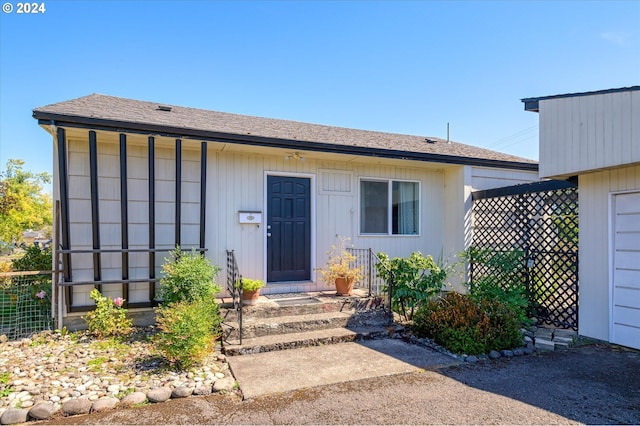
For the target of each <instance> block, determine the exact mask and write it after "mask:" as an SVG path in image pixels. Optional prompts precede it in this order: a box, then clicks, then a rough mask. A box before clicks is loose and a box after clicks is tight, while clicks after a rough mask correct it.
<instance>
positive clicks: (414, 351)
mask: <svg viewBox="0 0 640 426" xmlns="http://www.w3.org/2000/svg"><path fill="white" fill-rule="evenodd" d="M228 362H229V366H230V367H231V371H232V372H233V375H234V376H235V377H236V380H237V381H238V383H239V385H240V389H241V390H242V394H243V396H244V398H245V399H251V398H255V397H258V396H262V395H266V394H271V393H277V392H286V391H292V390H297V389H303V388H310V387H314V386H322V385H332V384H336V383H342V382H348V381H354V380H360V379H370V378H374V377H381V376H388V375H395V374H402V373H413V372H417V371H421V370H432V369H437V368H440V367H443V366H450V365H455V364H458V363H459V361H458V360H456V359H455V358H453V357H450V356H448V355H445V354H441V353H438V352H436V351H434V350H432V349H429V348H426V347H423V346H418V345H412V344H409V343H405V342H403V341H401V340H397V339H383V340H368V341H362V342H354V343H340V344H335V345H324V346H313V347H307V348H301V349H291V350H284V351H275V352H266V353H259V354H253V355H242V356H233V357H229V358H228Z"/></svg>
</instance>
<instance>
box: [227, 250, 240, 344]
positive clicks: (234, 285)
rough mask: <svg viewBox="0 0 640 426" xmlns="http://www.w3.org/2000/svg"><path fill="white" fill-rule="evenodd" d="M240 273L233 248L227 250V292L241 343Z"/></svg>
mask: <svg viewBox="0 0 640 426" xmlns="http://www.w3.org/2000/svg"><path fill="white" fill-rule="evenodd" d="M242 284H243V283H242V275H241V274H240V270H239V268H238V263H237V262H236V256H235V253H234V251H233V250H227V292H228V293H229V295H230V296H231V303H232V304H233V309H234V310H235V311H236V315H237V317H238V334H239V336H240V339H239V340H240V344H242V287H243V285H242Z"/></svg>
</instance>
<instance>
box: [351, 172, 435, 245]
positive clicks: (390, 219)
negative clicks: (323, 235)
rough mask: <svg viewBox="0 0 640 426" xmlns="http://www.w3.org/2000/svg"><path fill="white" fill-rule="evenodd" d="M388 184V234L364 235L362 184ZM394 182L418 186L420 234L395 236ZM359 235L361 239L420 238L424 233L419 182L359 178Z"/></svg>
mask: <svg viewBox="0 0 640 426" xmlns="http://www.w3.org/2000/svg"><path fill="white" fill-rule="evenodd" d="M363 181H365V182H387V188H388V190H387V208H388V211H387V232H386V233H363V232H362V226H361V219H362V216H361V215H362V182H363ZM393 182H410V183H416V184H418V233H417V234H394V233H393ZM357 191H358V219H357V226H358V235H359V236H361V237H394V238H398V237H400V238H406V237H419V236H420V235H421V233H422V215H421V214H420V212H421V211H422V185H421V182H420V181H418V180H410V179H393V178H380V177H366V176H360V177H359V178H358V188H357Z"/></svg>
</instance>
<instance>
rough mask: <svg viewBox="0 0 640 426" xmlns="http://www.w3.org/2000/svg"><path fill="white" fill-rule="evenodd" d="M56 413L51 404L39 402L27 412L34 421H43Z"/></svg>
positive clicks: (54, 407)
mask: <svg viewBox="0 0 640 426" xmlns="http://www.w3.org/2000/svg"><path fill="white" fill-rule="evenodd" d="M56 411H58V410H57V408H56V406H55V405H53V404H52V403H50V402H40V403H38V404H36V405H34V406H33V407H32V408H31V409H30V410H29V417H31V418H34V419H36V420H45V419H48V418H49V417H51V416H52V415H53V413H55V412H56Z"/></svg>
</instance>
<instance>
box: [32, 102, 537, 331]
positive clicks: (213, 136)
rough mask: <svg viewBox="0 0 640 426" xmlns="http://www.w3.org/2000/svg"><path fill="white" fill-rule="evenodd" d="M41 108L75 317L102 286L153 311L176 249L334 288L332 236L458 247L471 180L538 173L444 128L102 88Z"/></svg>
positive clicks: (278, 282)
mask: <svg viewBox="0 0 640 426" xmlns="http://www.w3.org/2000/svg"><path fill="white" fill-rule="evenodd" d="M33 116H34V118H36V119H37V120H38V124H39V125H40V126H41V127H42V128H43V129H45V130H46V131H47V132H49V133H50V134H51V135H52V136H53V147H54V200H55V201H56V202H57V203H58V204H59V206H60V207H59V213H60V219H59V229H58V233H57V234H56V241H57V242H58V244H59V246H60V247H61V249H62V250H61V253H62V266H63V271H64V272H63V282H62V284H63V285H64V286H65V288H67V291H66V292H65V293H64V297H62V296H61V299H60V302H61V303H60V306H61V316H64V317H65V321H71V320H72V319H73V318H74V317H76V318H77V317H78V316H79V315H81V312H82V311H86V310H87V309H90V308H91V305H92V302H91V301H90V300H89V298H88V294H89V291H90V290H91V289H92V288H93V286H94V285H100V286H101V288H102V291H103V293H105V294H107V295H109V296H111V297H116V296H122V297H124V298H125V299H126V300H127V301H128V307H129V308H130V309H131V308H133V310H134V311H135V309H136V308H141V309H145V308H146V309H148V308H149V307H151V306H153V304H154V298H155V290H156V285H157V280H158V278H159V276H160V270H159V267H160V265H161V264H162V262H163V259H164V257H165V256H166V253H167V251H168V250H170V249H172V248H173V247H175V246H176V245H177V244H179V245H180V246H181V247H182V248H187V249H188V248H197V249H201V250H205V251H206V255H207V256H208V257H209V258H211V259H212V261H213V263H215V264H217V265H220V266H221V267H223V269H224V267H225V261H226V250H234V252H235V255H236V257H237V261H238V264H239V266H240V269H241V272H242V274H243V275H244V276H245V277H250V278H260V279H263V280H265V281H266V282H267V288H266V289H265V290H266V291H265V292H266V293H269V292H270V293H280V292H302V291H311V290H320V289H325V288H326V287H325V285H324V284H323V283H322V282H319V280H318V278H317V276H316V273H315V272H314V269H315V268H317V267H319V266H322V265H323V264H324V262H325V260H326V251H327V250H328V249H329V248H330V246H331V245H332V244H334V243H335V241H336V235H342V236H347V237H350V238H351V243H352V244H353V245H354V246H355V247H361V248H373V249H374V250H376V251H384V252H387V253H388V254H390V255H391V256H407V255H409V254H410V253H411V252H412V251H416V250H420V251H422V252H423V253H425V254H432V255H433V256H434V257H438V256H440V255H442V254H444V255H445V256H448V255H451V254H455V253H457V252H459V251H461V250H463V249H464V248H465V247H467V246H468V242H469V229H470V226H469V221H470V218H469V214H470V208H471V197H470V194H471V191H473V190H478V189H490V188H494V187H499V186H506V185H512V184H517V183H523V182H530V181H532V180H537V179H538V173H537V171H538V165H537V163H535V162H534V161H531V160H527V159H523V158H519V157H514V156H511V155H506V154H502V153H498V152H494V151H489V150H485V149H481V148H478V147H474V146H469V145H464V144H461V143H456V142H453V141H447V140H443V139H439V138H433V137H427V138H425V137H422V136H409V135H400V134H390V133H382V132H373V131H364V130H355V129H346V128H338V127H330V126H323V125H316V124H308V123H300V122H293V121H285V120H275V119H266V118H258V117H249V116H242V115H235V114H228V113H222V112H215V111H205V110H198V109H193V108H185V107H180V106H171V105H165V104H159V103H154V102H143V101H137V100H131V99H123V98H116V97H111V96H104V95H99V94H93V95H89V96H85V97H81V98H78V99H73V100H69V101H65V102H61V103H56V104H53V105H48V106H44V107H41V108H36V109H35V110H34V111H33ZM61 294H62V293H61ZM61 325H62V324H61Z"/></svg>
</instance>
